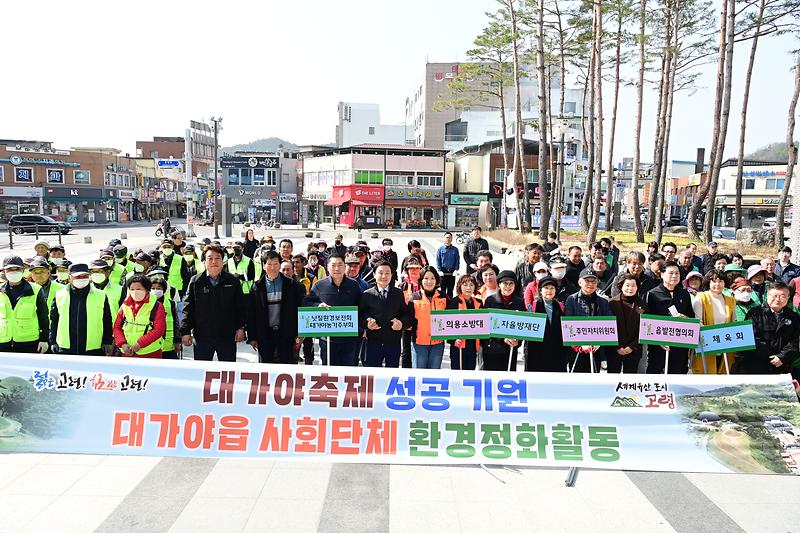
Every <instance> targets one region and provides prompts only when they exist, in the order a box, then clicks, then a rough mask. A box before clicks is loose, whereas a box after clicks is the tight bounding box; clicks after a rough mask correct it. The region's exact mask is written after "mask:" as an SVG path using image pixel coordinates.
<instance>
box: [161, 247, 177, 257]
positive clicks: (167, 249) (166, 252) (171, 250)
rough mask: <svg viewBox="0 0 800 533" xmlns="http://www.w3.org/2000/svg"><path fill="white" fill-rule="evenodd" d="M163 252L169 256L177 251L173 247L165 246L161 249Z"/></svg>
mask: <svg viewBox="0 0 800 533" xmlns="http://www.w3.org/2000/svg"><path fill="white" fill-rule="evenodd" d="M161 253H162V254H164V255H166V256H167V257H169V256H171V255H172V254H173V253H175V250H173V249H172V248H164V249H162V250H161Z"/></svg>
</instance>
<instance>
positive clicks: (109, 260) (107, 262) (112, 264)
mask: <svg viewBox="0 0 800 533" xmlns="http://www.w3.org/2000/svg"><path fill="white" fill-rule="evenodd" d="M106 264H107V265H108V266H114V260H113V259H106Z"/></svg>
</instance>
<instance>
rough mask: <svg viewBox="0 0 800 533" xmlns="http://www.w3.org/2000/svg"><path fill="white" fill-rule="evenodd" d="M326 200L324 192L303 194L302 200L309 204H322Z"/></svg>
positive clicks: (326, 196)
mask: <svg viewBox="0 0 800 533" xmlns="http://www.w3.org/2000/svg"><path fill="white" fill-rule="evenodd" d="M327 199H328V195H327V194H325V193H324V192H304V193H303V200H308V201H310V202H324V201H325V200H327Z"/></svg>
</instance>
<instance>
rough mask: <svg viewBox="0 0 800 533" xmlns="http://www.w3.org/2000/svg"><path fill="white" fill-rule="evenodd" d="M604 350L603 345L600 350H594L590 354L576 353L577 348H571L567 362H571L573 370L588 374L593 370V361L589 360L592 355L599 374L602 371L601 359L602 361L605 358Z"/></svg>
mask: <svg viewBox="0 0 800 533" xmlns="http://www.w3.org/2000/svg"><path fill="white" fill-rule="evenodd" d="M603 351H604V347H603V346H601V347H600V349H599V350H597V351H596V352H594V354H589V353H588V352H586V353H583V352H580V353H576V352H575V350H570V351H569V355H568V356H567V362H568V363H569V367H570V368H571V369H572V371H573V372H581V373H584V374H588V373H590V372H591V371H592V367H591V365H592V361H591V360H589V357H590V355H591V357H594V371H595V373H596V374H597V373H599V372H600V361H602V358H603ZM576 357H577V359H576ZM573 365H574V367H573Z"/></svg>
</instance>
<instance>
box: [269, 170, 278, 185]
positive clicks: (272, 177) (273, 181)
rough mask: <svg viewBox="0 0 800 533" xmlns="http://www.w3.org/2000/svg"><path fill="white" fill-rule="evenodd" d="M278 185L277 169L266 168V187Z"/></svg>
mask: <svg viewBox="0 0 800 533" xmlns="http://www.w3.org/2000/svg"><path fill="white" fill-rule="evenodd" d="M277 186H278V170H277V169H274V168H269V169H267V187H277Z"/></svg>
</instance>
